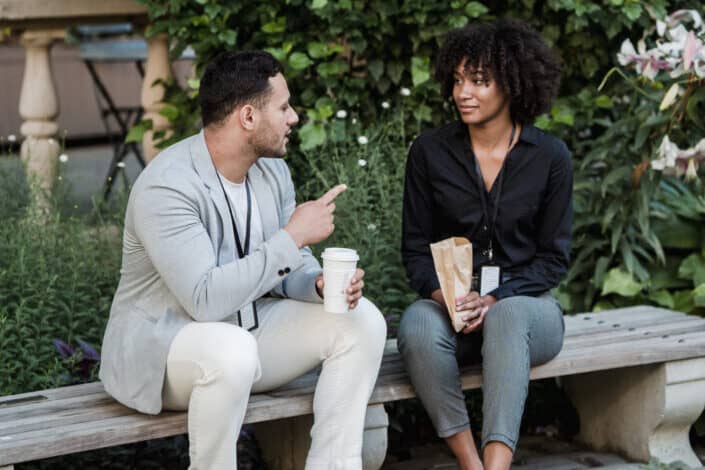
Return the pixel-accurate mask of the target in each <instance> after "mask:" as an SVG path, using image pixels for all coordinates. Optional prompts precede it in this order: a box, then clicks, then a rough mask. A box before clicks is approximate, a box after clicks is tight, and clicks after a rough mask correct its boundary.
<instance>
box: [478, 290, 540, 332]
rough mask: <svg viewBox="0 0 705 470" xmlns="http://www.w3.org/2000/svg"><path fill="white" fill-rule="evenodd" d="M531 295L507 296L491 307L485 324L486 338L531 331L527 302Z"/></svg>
mask: <svg viewBox="0 0 705 470" xmlns="http://www.w3.org/2000/svg"><path fill="white" fill-rule="evenodd" d="M527 300H528V301H531V300H533V299H532V298H531V297H526V296H516V297H507V298H505V299H502V300H500V301H498V302H497V303H496V304H494V305H493V306H492V307H490V310H489V312H487V316H486V317H485V322H484V325H483V330H484V331H483V334H484V336H485V338H487V336H488V335H493V334H495V333H496V334H498V335H501V336H503V337H505V338H506V337H507V335H520V336H521V335H526V334H528V331H529V326H530V316H529V315H528V314H527V312H526V302H527Z"/></svg>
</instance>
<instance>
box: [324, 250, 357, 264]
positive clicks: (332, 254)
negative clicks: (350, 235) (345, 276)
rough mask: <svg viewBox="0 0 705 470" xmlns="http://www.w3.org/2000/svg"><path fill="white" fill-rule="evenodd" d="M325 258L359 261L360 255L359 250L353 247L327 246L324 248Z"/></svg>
mask: <svg viewBox="0 0 705 470" xmlns="http://www.w3.org/2000/svg"><path fill="white" fill-rule="evenodd" d="M321 257H322V258H323V259H328V260H331V261H332V260H335V261H358V260H359V259H360V257H359V256H358V255H357V251H355V250H353V249H351V248H332V247H331V248H326V249H325V250H323V255H321Z"/></svg>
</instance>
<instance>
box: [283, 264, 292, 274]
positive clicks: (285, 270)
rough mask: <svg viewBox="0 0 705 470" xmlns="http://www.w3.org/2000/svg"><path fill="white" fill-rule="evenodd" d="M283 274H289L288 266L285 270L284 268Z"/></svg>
mask: <svg viewBox="0 0 705 470" xmlns="http://www.w3.org/2000/svg"><path fill="white" fill-rule="evenodd" d="M284 272H285V273H286V274H289V273H290V272H291V268H290V267H289V266H287V267H286V268H284Z"/></svg>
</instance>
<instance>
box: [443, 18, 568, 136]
mask: <svg viewBox="0 0 705 470" xmlns="http://www.w3.org/2000/svg"><path fill="white" fill-rule="evenodd" d="M464 59H467V62H466V64H465V70H466V71H470V70H473V69H477V68H478V67H481V68H482V69H483V70H485V71H488V72H489V73H490V76H491V78H492V79H493V80H495V81H496V82H497V84H498V85H499V87H500V88H501V89H502V90H503V91H504V92H505V93H506V94H507V96H508V97H509V98H510V112H511V116H512V119H513V120H514V121H515V122H518V123H521V124H530V123H532V122H533V121H534V119H536V117H537V116H539V115H540V114H542V113H544V112H547V111H548V110H549V109H550V108H551V103H552V102H553V98H555V96H556V94H557V93H558V88H559V86H560V78H561V63H560V61H559V59H558V57H557V56H556V55H555V54H554V53H553V51H552V50H551V49H550V48H549V47H548V45H547V44H546V43H545V42H544V41H543V39H541V36H539V34H538V33H537V32H536V31H534V30H533V29H532V28H531V27H530V26H529V25H528V24H526V23H524V22H523V21H518V20H513V19H500V20H497V21H494V22H492V23H484V24H483V23H478V24H471V25H468V26H465V27H463V28H459V29H456V30H453V31H451V32H450V33H448V36H447V37H446V41H445V43H444V44H443V47H442V48H441V50H440V53H439V55H438V60H437V62H436V79H437V80H438V81H439V82H440V84H441V91H442V94H443V97H444V98H446V99H447V98H449V97H450V96H451V95H452V94H453V82H454V73H455V69H456V68H457V67H458V65H460V64H461V63H462V61H463V60H464Z"/></svg>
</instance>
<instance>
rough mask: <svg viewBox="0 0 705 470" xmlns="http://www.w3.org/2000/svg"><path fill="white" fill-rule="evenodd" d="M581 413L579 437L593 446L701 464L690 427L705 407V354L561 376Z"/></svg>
mask: <svg viewBox="0 0 705 470" xmlns="http://www.w3.org/2000/svg"><path fill="white" fill-rule="evenodd" d="M562 381H563V384H564V386H565V389H566V391H567V392H568V395H569V396H570V398H571V400H572V402H573V404H574V405H575V407H576V408H577V410H578V415H579V416H580V434H579V436H578V439H579V440H581V441H582V442H584V443H585V444H587V445H589V446H591V447H593V448H595V449H597V450H612V451H617V452H619V453H622V454H624V455H625V456H627V457H629V458H632V459H635V460H640V461H643V462H647V461H649V460H650V459H651V458H657V459H659V460H660V461H662V462H673V461H677V460H680V461H682V462H684V463H686V464H688V465H690V466H695V467H700V466H701V465H702V464H701V463H700V461H699V460H698V458H697V457H696V455H695V453H694V452H693V449H692V448H691V447H690V440H689V438H688V432H689V430H690V426H691V425H692V424H693V423H694V422H695V420H696V419H697V418H698V416H700V413H701V412H702V411H703V407H705V358H697V359H687V360H682V361H673V362H668V363H662V364H652V365H646V366H638V367H629V368H623V369H616V370H609V371H602V372H591V373H587V374H578V375H572V376H566V377H563V378H562Z"/></svg>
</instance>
